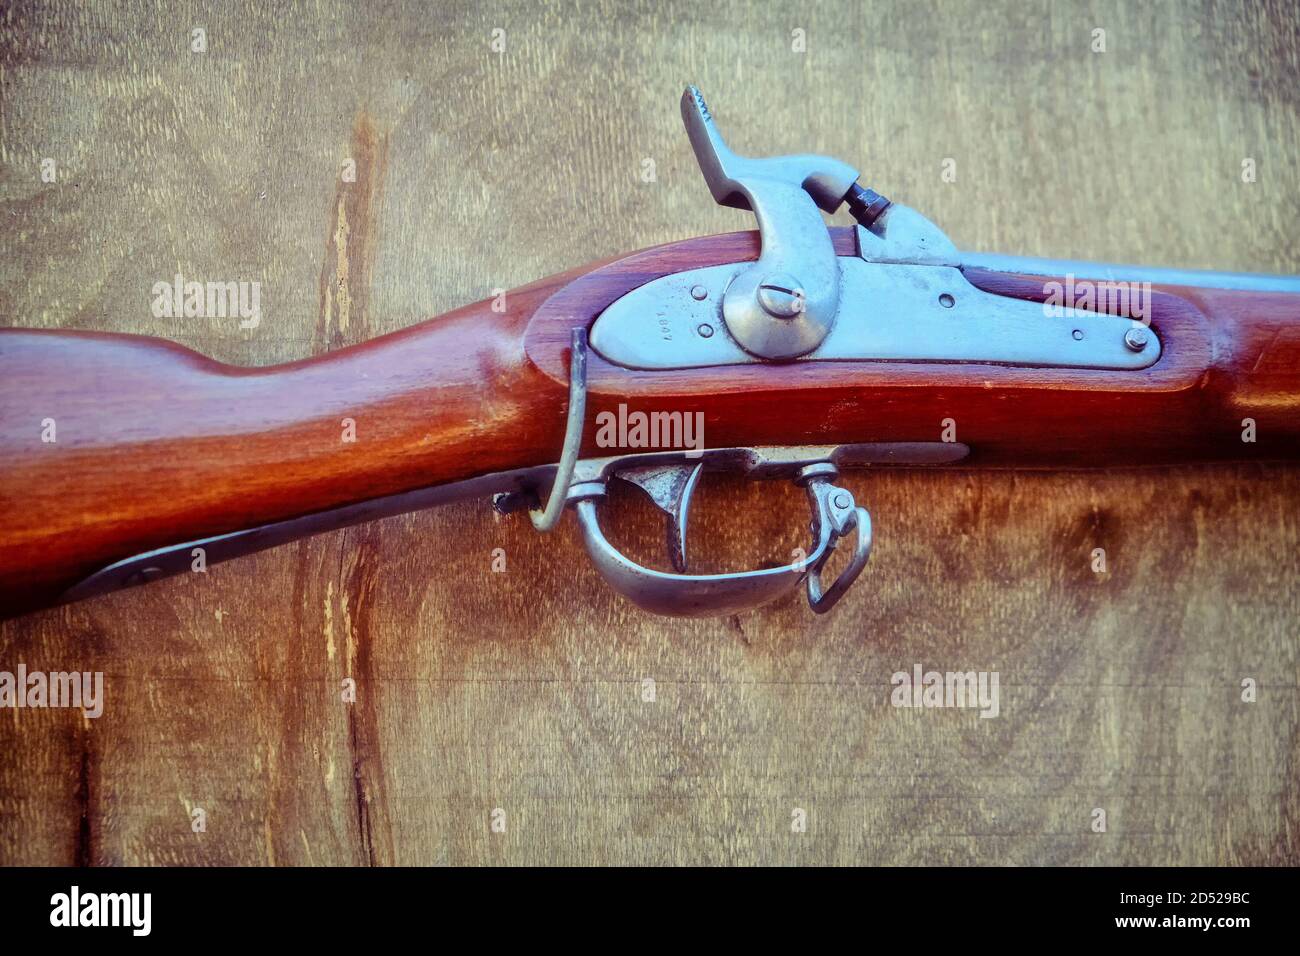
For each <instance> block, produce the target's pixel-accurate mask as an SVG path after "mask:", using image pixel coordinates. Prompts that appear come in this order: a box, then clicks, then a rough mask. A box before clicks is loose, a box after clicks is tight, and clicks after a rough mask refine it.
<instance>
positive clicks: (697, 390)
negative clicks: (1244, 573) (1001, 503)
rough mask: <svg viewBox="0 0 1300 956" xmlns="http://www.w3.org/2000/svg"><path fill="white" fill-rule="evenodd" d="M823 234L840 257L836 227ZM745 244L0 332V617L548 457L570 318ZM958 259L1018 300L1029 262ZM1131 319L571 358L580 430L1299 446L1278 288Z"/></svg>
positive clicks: (1168, 457) (1030, 293)
mask: <svg viewBox="0 0 1300 956" xmlns="http://www.w3.org/2000/svg"><path fill="white" fill-rule="evenodd" d="M833 233H834V241H835V245H836V250H837V252H838V254H840V255H853V254H854V252H855V249H854V243H853V236H852V232H851V231H850V230H839V229H837V230H833ZM758 251H759V250H758V241H757V234H756V233H734V234H730V235H724V236H714V237H709V238H704V239H694V240H689V241H685V242H679V243H674V244H671V245H667V246H661V247H658V248H655V249H650V250H646V251H644V252H640V253H636V254H633V255H631V256H628V257H626V258H623V259H620V260H617V261H613V262H610V263H607V264H604V265H601V266H598V267H591V268H588V269H584V270H576V271H574V272H571V273H568V274H565V275H562V276H557V277H554V278H551V279H547V280H543V281H541V282H537V283H534V284H533V285H530V286H527V287H525V288H523V289H519V290H516V291H514V292H512V293H510V294H509V295H507V296H506V302H507V304H508V308H507V310H506V311H505V312H495V311H493V310H492V308H491V307H490V305H489V303H486V302H483V303H478V304H475V305H470V306H466V307H465V308H462V309H458V310H456V311H454V312H451V313H448V314H446V315H443V316H440V317H438V318H436V319H432V320H430V321H427V322H424V323H421V324H419V325H416V326H414V327H412V328H409V329H406V330H404V331H401V332H398V333H394V334H392V335H387V336H384V337H382V338H379V339H375V340H373V341H370V342H367V343H365V344H363V345H359V346H356V347H354V348H349V349H344V350H340V351H336V352H330V353H328V354H325V355H321V356H318V357H315V358H311V359H307V360H304V361H300V362H294V363H291V364H288V365H280V366H274V367H269V368H253V369H249V368H237V367H233V366H229V365H223V364H221V363H218V362H214V361H211V360H209V359H207V358H204V357H203V356H201V355H198V354H197V353H195V352H192V351H190V350H189V349H186V348H183V347H181V346H179V345H176V344H174V343H170V342H167V341H164V340H161V339H155V338H149V337H143V336H134V335H111V334H95V333H83V332H58V331H37V330H22V329H9V330H3V331H0V614H2V615H11V614H14V613H18V612H21V611H23V610H29V609H32V608H36V607H41V606H46V605H49V604H52V603H57V602H58V600H59V597H60V595H61V594H62V593H63V592H64V591H65V590H66V589H67V588H68V587H70V586H71V585H73V584H75V583H76V582H77V581H79V580H81V579H82V578H84V577H86V576H87V575H89V574H91V573H93V572H95V571H96V570H98V569H99V568H102V567H104V566H105V565H107V564H110V563H112V562H114V561H116V560H119V559H122V558H125V557H128V556H130V555H133V554H137V553H140V552H144V551H148V550H151V549H153V548H158V547H163V546H167V545H171V544H177V543H181V542H186V541H192V540H196V539H200V538H204V537H208V536H212V535H218V534H223V533H227V532H233V531H239V530H242V529H246V528H251V527H255V526H258V525H263V524H267V523H270V522H275V521H282V520H285V519H291V518H296V517H300V516H304V515H310V514H315V513H319V512H325V511H329V510H331V509H337V508H340V507H343V506H346V505H350V504H354V503H357V502H363V501H368V500H371V499H375V498H378V497H381V496H385V495H391V494H395V493H399V492H404V491H409V490H412V489H418V488H425V487H429V486H434V485H440V484H445V483H448V482H455V481H458V480H461V479H466V478H470V477H474V476H478V475H483V474H488V473H491V472H499V471H506V470H512V469H518V468H524V467H529V466H534V465H540V464H546V463H550V462H554V461H555V460H556V458H557V457H558V454H559V449H560V446H561V443H562V441H563V437H564V429H565V413H566V404H567V395H568V377H567V368H568V365H567V352H568V347H569V338H570V331H571V330H572V329H573V328H574V327H576V326H582V327H590V325H591V323H592V322H593V321H594V320H595V318H596V317H597V316H598V315H599V314H600V312H601V311H602V310H603V309H604V308H605V307H606V306H608V305H609V304H610V303H611V302H613V301H614V300H615V299H617V298H618V297H619V296H621V295H623V294H624V293H626V292H628V291H630V290H632V289H634V288H636V287H638V286H640V285H642V284H644V283H645V282H647V281H649V280H651V279H654V278H658V277H659V276H662V275H666V274H668V273H671V272H677V271H681V270H683V269H693V268H702V267H705V266H710V265H721V264H725V263H729V262H739V261H745V260H751V259H754V258H756V257H757V254H758ZM966 276H967V278H968V279H969V280H970V281H971V282H972V283H973V284H975V285H976V286H979V287H980V288H982V289H985V290H987V291H991V292H996V293H999V294H1003V295H1008V296H1014V297H1018V298H1024V299H1032V300H1042V299H1043V298H1044V297H1045V291H1044V289H1045V284H1046V282H1047V281H1048V280H1044V279H1043V278H1041V277H1028V276H1017V275H1008V274H1002V273H994V272H988V271H983V270H977V269H968V270H966ZM1151 324H1152V327H1153V328H1154V329H1155V331H1156V332H1157V334H1159V336H1160V337H1161V341H1162V344H1163V348H1164V351H1163V354H1162V356H1161V358H1160V360H1159V361H1158V362H1157V363H1156V364H1155V365H1154V366H1152V367H1151V368H1149V369H1145V370H1142V371H1137V372H1112V371H1096V370H1061V369H1032V368H1010V367H1000V366H994V365H960V364H936V363H897V362H809V361H804V362H794V363H787V364H762V365H745V366H733V367H718V368H705V369H691V370H680V371H662V372H645V371H632V370H628V369H624V368H621V367H617V366H613V365H610V364H609V363H607V362H605V361H603V360H602V359H601V358H600V357H599V356H598V355H594V354H593V355H591V356H590V363H589V364H590V368H589V375H588V391H589V399H588V410H587V416H586V418H587V432H586V439H585V444H584V449H585V452H586V453H598V452H599V453H600V454H609V453H610V452H609V451H599V449H597V447H596V442H595V440H594V436H595V426H594V419H595V416H596V415H597V414H598V413H599V412H601V411H606V410H608V411H616V410H617V408H618V406H619V405H620V404H624V405H625V406H626V408H627V410H629V411H637V410H643V411H647V412H654V411H679V412H683V413H690V412H696V411H699V412H702V413H703V415H704V423H705V425H704V429H705V430H704V437H705V440H706V442H707V444H708V445H709V446H710V447H725V446H729V445H760V444H781V445H793V444H831V443H839V442H917V441H926V442H932V441H939V440H941V438H942V437H945V436H944V434H943V433H944V429H945V424H946V420H949V419H951V420H952V426H951V428H955V439H956V440H957V441H959V442H962V443H964V444H966V445H969V446H970V447H971V449H972V451H971V455H970V457H969V458H968V459H967V463H968V464H971V465H991V466H1018V467H1086V466H1099V465H1139V464H1161V463H1175V462H1185V461H1207V460H1216V459H1220V460H1221V459H1248V460H1254V459H1261V460H1263V459H1277V458H1295V457H1297V456H1300V296H1296V295H1287V294H1284V293H1262V292H1240V291H1224V290H1209V289H1203V288H1196V289H1193V288H1182V287H1162V288H1158V289H1157V290H1156V292H1155V295H1154V296H1153V300H1152V309H1151ZM1247 420H1249V421H1250V422H1253V426H1251V425H1249V424H1248V422H1247ZM951 428H950V429H949V433H948V435H947V436H946V437H949V438H951V437H954V436H953V435H952V433H951ZM352 436H355V440H354V441H350V440H346V439H348V438H349V437H352ZM1243 436H1245V437H1246V438H1253V439H1254V440H1253V441H1247V440H1244V439H1243ZM51 439H52V440H51Z"/></svg>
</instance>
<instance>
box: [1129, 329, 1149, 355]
mask: <svg viewBox="0 0 1300 956" xmlns="http://www.w3.org/2000/svg"><path fill="white" fill-rule="evenodd" d="M1150 341H1151V333H1149V332H1148V331H1147V330H1146V326H1144V325H1135V326H1134V327H1133V328H1131V329H1129V330H1128V331H1127V332H1125V333H1124V344H1125V345H1127V346H1128V347H1129V350H1130V351H1133V352H1141V351H1142V350H1143V349H1144V348H1146V347H1147V343H1148V342H1150Z"/></svg>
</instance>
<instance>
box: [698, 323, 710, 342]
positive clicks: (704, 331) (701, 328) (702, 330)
mask: <svg viewBox="0 0 1300 956" xmlns="http://www.w3.org/2000/svg"><path fill="white" fill-rule="evenodd" d="M695 331H696V332H698V333H699V334H700V337H701V338H705V339H708V338H712V337H713V326H711V325H709V323H707V322H701V323H700V324H699V325H698V326H696V329H695Z"/></svg>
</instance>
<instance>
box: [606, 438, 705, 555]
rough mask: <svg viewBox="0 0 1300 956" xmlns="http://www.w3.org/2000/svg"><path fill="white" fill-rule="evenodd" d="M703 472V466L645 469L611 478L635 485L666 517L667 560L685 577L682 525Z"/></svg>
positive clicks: (623, 472) (698, 462)
mask: <svg viewBox="0 0 1300 956" xmlns="http://www.w3.org/2000/svg"><path fill="white" fill-rule="evenodd" d="M703 471H704V462H702V461H697V462H695V463H694V464H682V465H646V466H643V467H640V468H628V469H626V470H625V471H619V472H616V473H615V474H616V475H617V477H619V478H622V479H623V480H624V481H627V482H631V483H632V484H634V485H636V486H637V487H638V488H640V489H641V490H642V491H644V492H645V493H646V495H647V496H648V497H649V498H650V500H651V501H653V502H654V504H655V507H657V508H658V509H659V510H660V511H662V512H663V513H664V514H665V515H667V517H668V557H669V559H670V560H671V561H672V565H673V570H674V571H676V572H677V573H678V574H685V573H686V522H687V519H688V518H689V516H690V512H691V495H692V494H693V493H694V491H695V486H696V484H698V483H699V480H700V474H701V473H702V472H703Z"/></svg>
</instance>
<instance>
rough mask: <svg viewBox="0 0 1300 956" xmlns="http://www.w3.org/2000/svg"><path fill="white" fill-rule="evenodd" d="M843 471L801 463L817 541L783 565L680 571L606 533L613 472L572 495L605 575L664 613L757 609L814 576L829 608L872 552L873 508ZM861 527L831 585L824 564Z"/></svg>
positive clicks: (811, 596) (816, 600) (818, 605)
mask: <svg viewBox="0 0 1300 956" xmlns="http://www.w3.org/2000/svg"><path fill="white" fill-rule="evenodd" d="M837 475H838V471H837V469H836V468H835V466H834V465H833V464H831V463H830V462H819V463H817V464H813V465H808V466H806V467H804V468H803V469H801V470H800V472H799V475H798V477H797V478H796V479H795V482H796V484H800V485H803V487H804V488H805V490H806V491H807V493H808V501H809V503H810V505H811V506H812V533H813V545H812V548H811V549H810V551H809V553H808V555H807V557H804V558H801V559H800V560H798V561H794V562H792V563H790V564H786V565H783V566H781V567H777V568H761V569H759V570H756V571H741V572H735V573H730V574H674V573H669V572H666V571H656V570H654V569H653V568H647V567H645V566H644V565H641V564H638V563H637V562H635V561H633V560H632V559H631V558H629V557H628V556H627V555H625V554H623V552H621V551H619V550H618V549H617V548H615V547H614V546H613V545H612V544H610V543H609V540H608V539H607V538H606V537H605V534H604V532H602V531H601V529H600V521H599V519H598V517H597V504H596V503H597V502H598V501H599V500H600V499H601V498H603V497H604V496H605V493H606V480H604V479H601V480H598V481H588V482H583V483H581V484H577V485H574V486H573V487H572V488H571V489H570V491H569V495H568V500H569V503H570V504H571V505H573V507H574V511H575V512H576V514H577V517H578V524H579V526H580V528H581V530H582V538H583V542H584V544H585V545H586V548H587V554H588V556H589V557H590V558H591V562H592V564H593V565H595V567H596V570H597V571H598V572H599V573H600V576H601V577H603V578H604V579H605V581H606V582H607V583H608V584H609V585H610V586H611V587H612V588H614V590H616V591H618V592H619V593H620V594H622V595H623V596H624V597H626V598H627V599H628V600H630V601H632V603H634V604H636V605H637V606H639V607H642V608H644V609H646V610H647V611H653V612H654V613H656V614H667V615H672V616H675V617H711V616H717V615H727V614H737V613H740V612H742V611H751V610H753V609H755V608H758V607H761V606H763V605H764V604H769V603H771V602H772V601H776V600H779V599H780V598H782V597H784V596H785V595H787V594H789V593H790V592H791V591H793V590H794V589H795V588H797V587H798V586H799V585H800V584H801V583H803V582H805V581H806V582H807V590H808V604H809V606H810V607H812V609H813V611H815V612H816V613H818V614H824V613H825V612H827V611H829V610H830V609H831V608H832V607H833V606H834V605H835V603H836V602H837V601H838V600H839V599H840V598H841V597H842V596H843V595H844V592H845V591H847V590H848V588H849V585H851V584H852V583H853V581H854V580H855V579H856V578H857V576H858V575H859V574H860V573H861V572H862V569H863V568H864V567H865V566H866V563H867V558H868V557H870V555H871V516H870V515H869V514H868V513H867V509H866V508H862V507H858V506H857V505H855V504H854V501H853V495H852V494H850V493H849V492H848V491H846V490H845V489H843V488H840V487H838V486H836V485H835V484H833V479H834V478H835V477H837ZM855 531H856V539H857V540H856V544H855V546H854V550H853V557H852V559H851V560H850V561H849V564H848V566H847V567H845V568H844V570H843V571H841V572H840V574H839V576H838V577H836V579H835V581H834V583H833V584H831V586H830V587H829V588H825V589H823V587H822V581H821V570H822V567H823V566H824V565H825V564H826V561H827V560H828V559H829V558H830V556H831V553H832V552H833V551H834V550H835V547H836V545H837V544H838V543H839V541H840V539H841V538H843V537H845V536H847V535H848V534H849V533H850V532H855Z"/></svg>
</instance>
